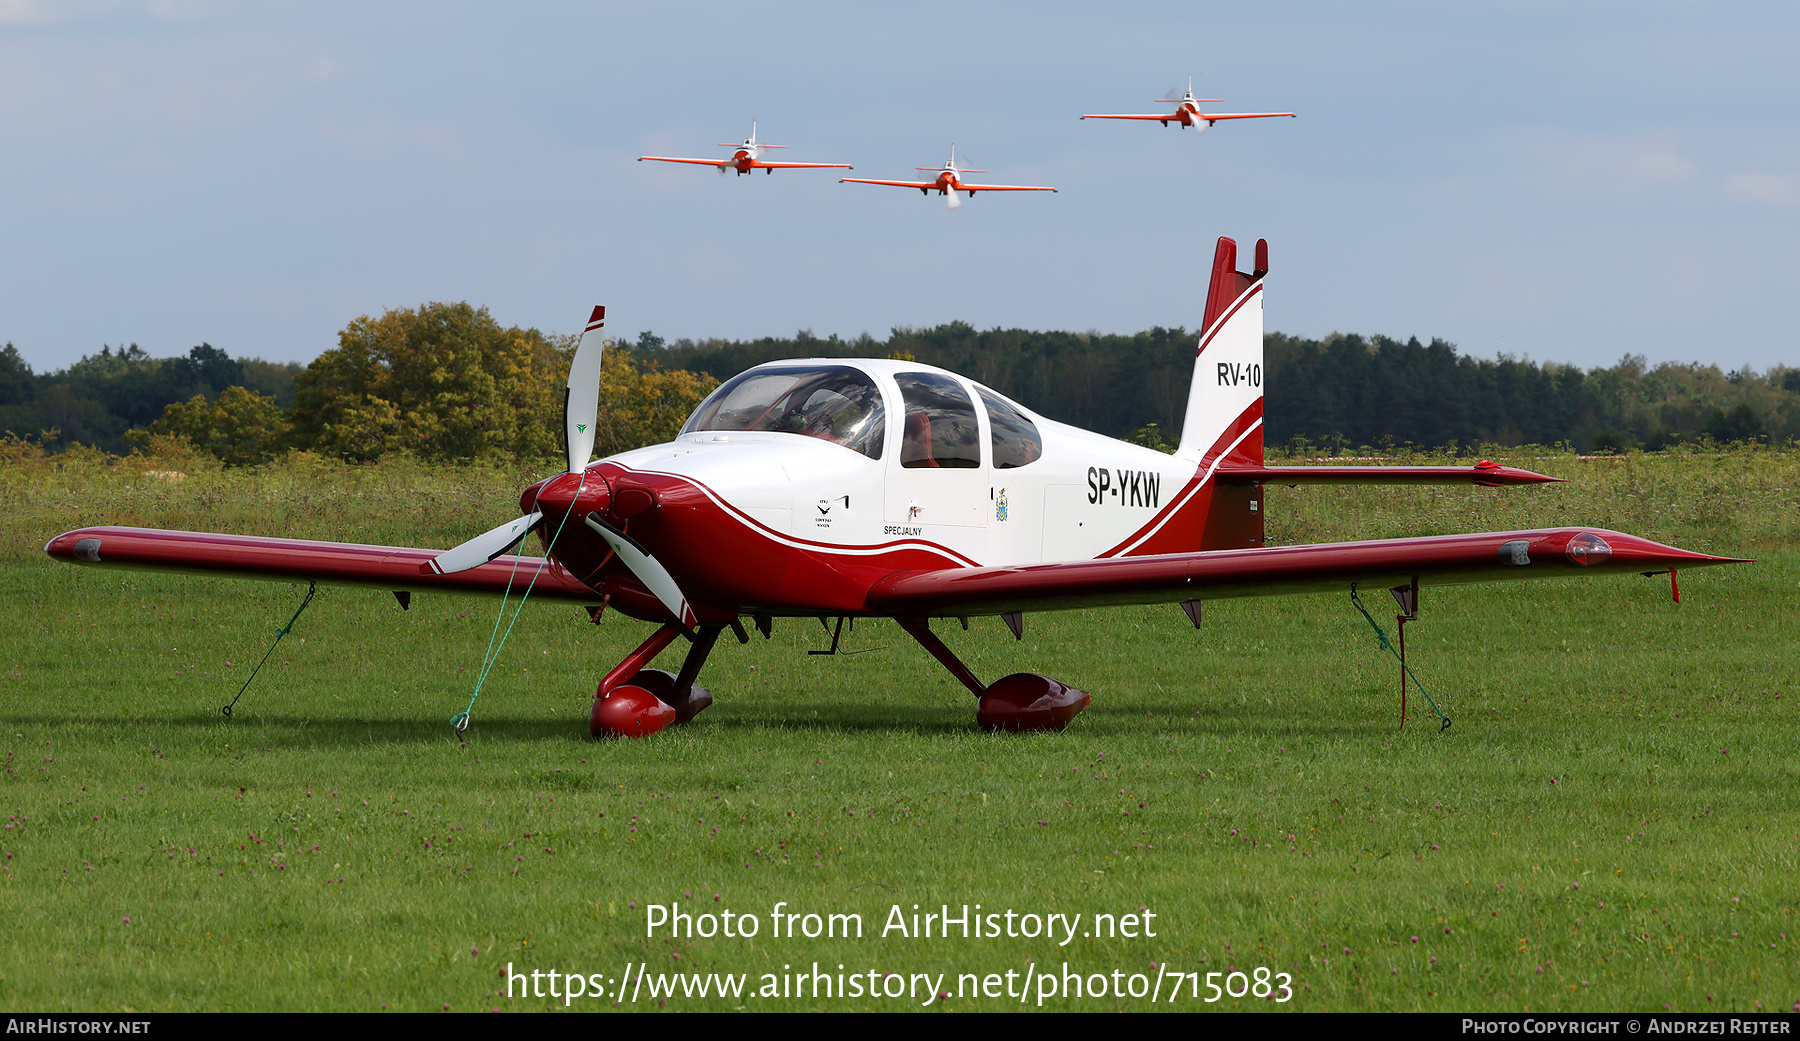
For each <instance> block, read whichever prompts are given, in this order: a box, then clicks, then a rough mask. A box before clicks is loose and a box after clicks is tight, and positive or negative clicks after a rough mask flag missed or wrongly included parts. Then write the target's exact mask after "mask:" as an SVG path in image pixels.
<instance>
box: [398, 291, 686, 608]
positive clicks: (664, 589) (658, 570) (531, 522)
mask: <svg viewBox="0 0 1800 1041" xmlns="http://www.w3.org/2000/svg"><path fill="white" fill-rule="evenodd" d="M605 318H606V308H604V307H595V308H594V312H593V315H592V316H591V317H590V318H589V319H588V324H587V329H586V330H585V331H583V333H582V335H581V343H580V344H579V345H577V346H576V348H575V357H574V359H573V360H572V361H571V362H570V363H569V382H568V385H567V386H566V387H565V388H564V390H563V437H564V443H565V444H566V445H567V447H568V459H567V462H568V468H567V469H566V470H564V471H563V474H564V475H567V474H582V475H583V483H585V481H586V472H587V464H588V459H589V458H590V457H592V456H593V454H594V440H595V431H594V424H595V423H596V422H597V421H598V419H599V417H600V362H601V359H602V357H603V354H604V350H605V345H606V344H605V334H604V332H603V329H604V326H605ZM559 476H561V475H559ZM554 480H555V478H552V479H551V481H554ZM551 481H545V482H543V485H540V487H543V486H547V485H549V484H550V483H551ZM576 508H577V506H576V501H575V499H574V498H572V499H571V500H570V502H569V509H571V510H574V509H576ZM575 519H576V518H574V517H570V518H568V520H575ZM543 520H544V511H542V510H533V511H532V512H531V513H529V514H526V515H525V516H523V517H519V518H516V519H514V520H510V521H507V522H506V523H504V524H501V525H499V526H498V527H495V528H493V529H492V530H490V531H486V532H483V533H482V534H480V535H477V536H475V537H474V538H472V539H470V540H469V541H467V542H464V543H463V544H462V545H460V546H457V547H455V548H454V549H449V550H445V551H444V552H442V553H439V554H438V555H437V556H435V557H433V558H432V559H431V561H430V562H429V563H428V564H426V565H425V566H426V567H427V568H429V569H430V570H432V571H435V572H436V573H438V574H440V575H448V574H454V573H456V572H458V571H467V570H469V569H471V568H477V567H480V566H481V565H483V564H485V563H487V562H488V561H490V560H493V559H495V558H497V557H499V556H500V555H502V554H504V553H506V552H508V551H509V550H511V549H512V548H513V547H515V546H517V545H518V544H519V543H520V542H521V541H522V540H523V539H524V538H525V536H526V535H528V534H530V533H531V531H532V530H533V529H534V528H536V527H537V526H538V525H539V524H541V523H543ZM582 520H583V522H584V523H585V524H586V525H587V526H588V527H589V528H592V529H593V530H594V531H595V532H596V533H598V534H599V535H600V537H601V538H603V539H605V540H606V542H607V544H608V545H610V546H611V547H612V549H613V552H614V553H615V554H616V555H617V557H618V559H619V560H620V561H621V562H623V563H624V564H625V566H626V567H627V568H629V569H630V570H631V573H632V574H633V575H635V576H637V579H638V581H640V582H642V583H643V584H644V586H645V588H647V589H649V590H650V592H651V593H653V594H654V595H655V596H656V598H657V599H658V600H660V601H662V604H663V606H664V607H667V608H668V609H669V613H670V614H672V615H674V616H675V618H676V619H677V620H678V621H679V622H680V623H681V624H682V625H684V626H686V627H688V628H690V629H691V628H693V626H694V625H695V624H697V622H698V619H697V618H696V617H695V615H694V610H693V608H692V607H690V606H689V604H688V599H687V596H686V595H685V594H683V593H682V591H681V587H680V585H678V584H677V583H676V581H675V578H674V576H672V575H670V574H669V569H668V568H666V567H664V566H663V565H662V562H661V561H659V560H657V559H656V558H655V557H653V556H651V555H650V552H649V550H647V549H645V548H644V547H643V545H642V544H641V543H639V542H638V541H637V540H636V539H634V538H632V537H631V536H630V535H627V534H625V532H624V531H623V530H622V529H620V528H618V527H616V526H615V525H613V524H612V523H611V522H610V521H608V520H607V519H606V518H605V517H603V516H602V515H601V514H599V513H595V512H590V513H588V514H587V516H586V517H585V518H584V519H582ZM566 524H567V521H565V522H564V526H566Z"/></svg>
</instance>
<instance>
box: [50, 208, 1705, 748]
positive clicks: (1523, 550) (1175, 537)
mask: <svg viewBox="0 0 1800 1041" xmlns="http://www.w3.org/2000/svg"><path fill="white" fill-rule="evenodd" d="M1268 265H1269V262H1268V249H1267V245H1266V243H1263V242H1260V241H1259V242H1258V243H1257V244H1256V250H1255V265H1254V267H1253V269H1252V270H1251V272H1250V273H1248V274H1246V273H1243V272H1241V271H1239V270H1237V246H1236V244H1235V243H1234V242H1233V241H1232V240H1230V239H1225V238H1221V239H1220V240H1219V243H1218V249H1217V252H1216V254H1215V257H1214V261H1213V270H1212V283H1211V288H1210V289H1209V291H1208V294H1207V298H1206V311H1205V320H1204V323H1203V325H1202V328H1203V330H1204V331H1203V332H1202V333H1201V335H1200V340H1199V348H1198V350H1197V352H1196V358H1195V362H1194V378H1193V384H1192V387H1191V389H1190V391H1189V397H1188V404H1187V413H1186V421H1185V423H1184V425H1183V427H1182V431H1181V444H1180V447H1179V448H1178V449H1177V450H1176V452H1175V454H1174V455H1173V456H1170V455H1165V454H1163V453H1161V452H1157V451H1153V450H1151V449H1148V448H1144V447H1141V446H1138V445H1134V444H1129V443H1127V442H1124V441H1116V440H1114V439H1112V438H1109V437H1103V436H1101V435H1099V434H1095V433H1090V432H1088V431H1085V430H1081V429H1078V428H1076V427H1072V426H1068V425H1065V424H1062V423H1058V422H1055V421H1054V420H1050V419H1046V418H1044V417H1043V416H1040V415H1038V414H1036V413H1034V412H1032V411H1031V410H1030V409H1029V408H1027V407H1025V406H1023V405H1021V404H1019V403H1017V402H1014V401H1012V400H1010V399H1008V398H1007V397H1005V396H1003V395H1001V394H999V393H996V392H995V391H993V390H991V389H989V388H987V387H984V386H982V385H981V384H979V383H975V382H974V381H972V380H968V379H965V378H964V377H961V376H958V375H956V374H954V373H951V372H946V371H944V370H942V369H937V368H933V367H932V366H929V365H922V364H919V363H917V362H913V361H904V360H868V359H856V358H812V359H806V360H796V361H782V362H771V363H769V364H766V365H759V366H756V367H755V368H752V369H749V370H746V371H745V372H743V373H740V374H739V375H737V376H735V377H733V378H732V379H730V380H727V381H726V382H725V383H724V384H722V385H721V386H719V387H718V389H716V390H715V391H714V392H713V393H712V395H711V396H709V397H708V398H707V399H706V400H705V401H704V402H703V403H702V404H701V405H700V407H699V409H697V410H696V411H695V412H694V414H693V415H692V416H691V417H690V418H689V419H688V421H687V424H686V425H685V426H684V427H683V428H682V429H681V432H680V434H679V435H678V436H677V437H676V439H675V440H674V441H673V442H671V443H669V444H663V445H654V446H651V447H648V448H640V449H636V450H633V451H629V452H624V453H621V454H619V455H616V456H612V457H610V458H608V459H603V460H600V461H598V462H592V463H590V462H589V461H588V457H589V455H590V454H591V452H592V448H593V444H594V435H593V429H594V427H593V424H594V420H595V417H596V415H597V409H598V405H599V400H598V399H599V390H598V385H599V374H600V355H601V351H602V347H603V342H604V341H603V326H604V321H603V319H604V314H605V312H604V309H603V308H598V307H597V308H595V309H594V312H593V317H592V319H591V320H590V321H589V323H588V326H587V329H586V331H585V333H584V335H583V336H582V339H581V342H580V346H579V347H578V348H577V350H576V352H575V357H574V363H573V365H572V367H571V370H570V373H569V386H568V392H567V398H566V399H565V406H564V417H565V427H566V431H567V445H568V469H567V472H564V473H561V474H558V475H556V476H554V477H550V478H547V479H545V480H543V481H539V482H538V483H536V484H534V485H532V486H531V487H529V488H526V489H525V491H524V493H523V494H522V495H521V496H520V499H519V510H520V513H521V516H519V517H517V518H514V519H512V520H509V521H507V522H506V523H504V524H501V525H499V526H498V527H496V528H494V529H493V530H492V531H489V532H486V533H485V534H482V535H479V536H477V537H475V538H473V539H471V540H469V541H468V542H465V543H463V544H462V545H460V546H457V547H456V548H454V549H451V550H447V551H440V550H432V549H404V548H396V547H390V546H362V545H349V544H344V543H332V542H306V541H298V540H291V539H278V538H263V537H254V536H245V535H219V534H203V533H198V532H183V531H159V530H154V529H144V528H118V527H98V528H83V529H81V530H78V531H71V532H68V533H66V534H63V535H59V536H57V537H56V538H55V539H52V540H51V541H50V544H49V545H48V546H46V547H45V552H47V553H49V554H50V556H52V557H54V558H57V559H59V560H66V561H69V562H71V563H76V564H84V565H87V566H90V567H103V568H105V567H114V568H147V569H153V570H162V571H175V572H182V573H187V574H200V575H222V576H227V577H239V578H262V579H275V580H282V581H294V580H300V581H311V582H323V583H332V584H342V585H360V586H370V587H374V588H376V589H384V590H391V591H394V592H395V595H396V596H397V597H398V598H399V600H400V603H401V606H402V607H405V606H407V604H408V603H409V601H410V597H411V595H412V594H413V593H415V592H433V591H444V592H458V593H485V594H496V595H498V594H501V593H502V592H503V591H506V590H508V589H510V590H512V591H513V592H514V593H518V592H520V591H522V590H524V589H525V588H526V587H527V586H528V585H529V588H530V590H531V591H530V593H529V596H530V597H531V598H534V599H539V600H552V601H562V602H570V601H572V602H574V603H577V604H581V605H585V606H588V607H589V608H590V610H591V612H592V614H593V617H594V619H595V621H598V620H599V617H600V613H601V611H602V610H603V609H604V608H605V607H607V606H611V607H612V608H614V609H616V610H617V611H619V612H620V613H622V614H625V615H627V616H629V617H631V618H636V619H640V620H642V621H646V622H649V623H651V624H653V625H656V626H657V628H656V630H655V632H654V633H653V634H652V635H651V636H650V637H649V638H648V639H646V640H645V641H644V642H643V644H642V645H641V646H639V647H638V648H637V650H635V651H633V652H632V653H631V654H630V655H629V656H628V657H626V659H625V660H624V661H622V662H620V663H619V664H618V665H617V666H616V667H615V668H613V669H612V670H611V671H610V672H608V673H607V674H606V676H605V677H604V678H602V679H601V680H600V684H599V688H598V690H597V691H596V694H595V702H594V707H593V710H592V713H591V716H590V723H589V725H590V729H591V730H592V732H593V733H594V734H596V735H601V734H633V735H636V734H646V733H651V732H654V731H656V730H658V729H660V728H661V727H663V726H664V725H666V724H667V723H669V722H686V721H687V720H688V719H690V718H692V717H693V715H694V714H695V713H697V712H699V711H700V710H701V709H703V708H705V707H706V706H707V705H709V704H711V702H712V695H711V694H710V693H709V692H708V691H706V690H705V689H704V688H702V687H700V686H697V685H696V683H695V680H696V679H697V678H698V676H699V673H700V669H701V666H702V665H704V664H705V662H706V660H707V656H708V655H709V654H710V653H711V651H712V649H713V645H714V643H715V641H716V640H717V639H718V637H719V635H720V634H721V633H722V632H723V631H725V630H726V629H730V630H731V631H732V632H733V633H734V634H735V635H736V636H737V638H738V639H739V640H740V641H747V640H748V639H749V635H748V633H747V632H746V631H745V627H744V625H743V621H742V620H743V619H744V618H745V617H746V616H748V617H749V618H750V619H751V620H752V621H753V622H754V624H755V625H756V627H757V628H758V629H760V630H761V631H762V633H763V634H764V636H767V635H768V634H769V632H770V628H771V626H772V624H773V619H774V618H775V617H777V616H782V617H800V618H813V619H819V620H824V619H829V618H836V619H838V623H837V624H838V632H839V633H841V632H842V628H843V621H844V619H846V618H850V619H854V618H859V617H861V618H870V617H877V618H881V617H885V618H892V619H894V620H895V621H896V622H898V623H899V625H900V626H901V628H903V629H905V630H906V631H907V632H908V633H910V634H911V635H912V636H913V637H914V638H915V639H916V640H918V642H919V643H920V644H921V645H923V646H924V647H925V648H926V649H927V650H928V651H929V652H930V653H931V654H932V655H934V656H935V657H936V658H937V659H938V660H939V661H940V662H942V663H943V665H944V666H945V667H946V668H948V669H949V670H950V672H951V673H952V674H953V675H955V676H956V678H957V679H958V680H960V681H961V682H962V683H964V684H965V685H966V686H967V687H968V688H969V689H970V690H971V691H972V692H973V693H974V694H975V696H976V697H977V698H978V699H979V702H978V709H977V713H976V716H977V719H978V721H979V722H980V723H981V724H982V725H984V726H988V727H1000V728H1005V729H1010V730H1032V729H1047V728H1049V729H1053V728H1060V727H1061V726H1062V725H1063V724H1065V723H1066V722H1067V721H1068V720H1069V719H1070V718H1072V717H1073V716H1074V715H1075V714H1076V713H1077V712H1079V711H1081V709H1082V708H1084V707H1086V705H1087V703H1088V695H1087V694H1085V693H1083V692H1081V691H1079V690H1076V689H1074V688H1072V687H1069V686H1067V685H1065V684H1063V683H1062V682H1060V681H1057V680H1054V679H1051V678H1049V677H1046V676H1040V675H1036V674H1032V673H1015V674H1013V675H1010V676H1007V677H1004V678H1002V679H1000V680H998V681H997V682H994V683H992V684H987V683H983V682H982V681H981V680H980V679H978V678H977V677H976V676H975V674H974V673H973V672H972V671H971V670H970V669H969V668H968V666H966V665H965V664H963V662H962V661H961V660H960V659H959V658H958V657H957V655H956V653H955V652H954V651H953V650H951V649H950V647H949V646H947V645H946V644H945V643H944V641H943V640H942V639H941V638H940V637H939V635H938V634H937V633H934V632H933V631H932V629H931V627H930V620H931V619H962V620H963V621H964V623H965V624H966V622H967V619H968V618H969V617H971V616H994V615H997V616H1000V617H1001V618H1003V619H1004V620H1005V621H1006V623H1007V625H1008V627H1009V628H1011V629H1012V631H1013V633H1014V634H1015V635H1021V636H1022V634H1023V631H1024V616H1025V614H1027V613H1029V612H1033V611H1053V610H1062V609H1068V608H1086V607H1097V606H1107V605H1121V604H1155V603H1168V604H1180V605H1181V606H1182V607H1183V608H1184V609H1185V610H1186V612H1187V614H1188V617H1189V618H1190V619H1192V620H1193V622H1194V624H1195V625H1196V626H1198V625H1199V624H1200V605H1201V602H1202V601H1204V600H1207V599H1212V598H1220V597H1240V596H1266V595H1270V594H1278V593H1314V592H1326V591H1339V592H1341V591H1344V590H1350V591H1351V592H1352V593H1353V594H1354V592H1355V590H1356V589H1357V587H1359V586H1360V587H1362V588H1364V589H1369V590H1380V589H1390V590H1393V591H1394V594H1395V596H1396V598H1397V599H1399V600H1400V601H1401V606H1402V608H1403V609H1404V610H1405V611H1406V613H1407V614H1408V615H1412V614H1414V613H1415V612H1416V610H1417V606H1418V599H1417V597H1418V591H1419V587H1420V586H1421V585H1430V584H1450V583H1467V582H1484V583H1486V582H1498V581H1506V580H1512V579H1532V578H1559V577H1571V576H1576V575H1592V574H1626V573H1632V572H1637V573H1646V574H1648V573H1660V572H1665V571H1667V572H1670V573H1671V577H1672V576H1673V572H1674V570H1675V569H1677V568H1690V567H1703V566H1706V565H1712V564H1723V563H1728V562H1730V559H1729V558H1725V557H1715V556H1708V555H1706V554H1701V553H1692V552H1688V551H1685V550H1680V549H1676V548H1673V547H1671V546H1664V545H1660V544H1658V543H1655V542H1651V541H1649V540H1647V539H1643V538H1639V537H1636V536H1633V535H1626V534H1621V533H1619V532H1615V531H1606V530H1602V529H1597V528H1581V527H1568V528H1553V529H1541V530H1531V531H1505V532H1484V533H1479V534H1471V535H1441V536H1430V537H1421V538H1401V539H1384V540H1379V541H1372V542H1346V543H1333V544H1320V545H1304V546H1280V547H1270V546H1265V545H1264V544H1263V517H1264V511H1263V488H1264V486H1265V485H1266V484H1301V483H1355V482H1389V483H1418V484H1429V483H1440V484H1442V483H1451V484H1454V483H1474V484H1478V485H1506V484H1529V483H1533V482H1539V481H1548V480H1553V478H1549V477H1545V476H1543V475H1540V474H1535V473H1531V472H1529V471H1525V470H1517V469H1513V468H1510V467H1505V466H1497V465H1494V464H1492V463H1488V462H1485V461H1484V462H1482V463H1479V464H1477V465H1475V466H1472V467H1460V466H1423V467H1389V466H1360V467H1341V466H1290V467H1273V466H1266V465H1264V463H1263V319H1262V292H1263V284H1264V283H1263V275H1264V273H1265V272H1266V271H1267V270H1268ZM532 531H536V532H537V534H538V536H539V538H540V539H541V540H542V542H543V543H544V545H545V547H546V550H547V561H546V559H545V558H530V557H516V556H508V555H506V554H507V553H508V551H509V550H511V549H512V548H513V547H514V546H515V545H517V544H518V542H519V541H520V539H522V538H523V537H524V536H525V535H526V534H528V533H529V532H532ZM683 637H686V638H688V639H689V640H690V641H691V643H690V645H689V647H688V650H687V655H686V658H685V659H684V660H683V662H682V665H681V668H680V671H679V672H678V673H675V674H670V673H668V672H663V671H659V670H654V669H651V668H650V667H649V666H650V663H651V661H652V659H654V658H655V657H656V656H657V654H659V653H660V652H661V651H662V650H663V649H664V648H666V647H667V646H668V645H669V644H671V643H673V642H674V641H675V640H677V639H680V638H683ZM832 649H833V650H834V651H835V650H836V649H837V638H836V636H834V637H833V640H832Z"/></svg>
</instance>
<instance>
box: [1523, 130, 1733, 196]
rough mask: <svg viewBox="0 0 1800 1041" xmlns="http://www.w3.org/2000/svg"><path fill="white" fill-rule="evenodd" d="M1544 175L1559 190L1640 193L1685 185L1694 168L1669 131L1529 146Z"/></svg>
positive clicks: (1694, 175) (1560, 140)
mask: <svg viewBox="0 0 1800 1041" xmlns="http://www.w3.org/2000/svg"><path fill="white" fill-rule="evenodd" d="M1533 150H1534V151H1535V152H1536V153H1537V154H1538V156H1539V157H1540V158H1542V159H1543V160H1545V162H1546V165H1547V167H1548V170H1547V172H1548V173H1549V174H1551V176H1553V177H1555V178H1556V179H1557V180H1558V181H1559V182H1560V183H1562V184H1563V185H1564V186H1566V187H1568V188H1570V189H1574V190H1583V191H1593V192H1599V193H1602V194H1607V195H1639V194H1642V193H1643V192H1645V191H1648V190H1650V189H1653V188H1664V187H1673V186H1677V185H1682V184H1686V183H1688V182H1691V181H1693V180H1694V178H1695V177H1696V176H1698V171H1696V170H1695V168H1694V164H1693V163H1692V162H1690V161H1689V160H1688V158H1687V157H1686V156H1684V155H1682V154H1681V151H1680V150H1679V149H1678V148H1676V146H1675V141H1674V135H1672V134H1668V133H1660V134H1651V135H1644V136H1633V137H1615V138H1574V137H1559V138H1554V139H1549V140H1542V141H1539V142H1538V143H1537V144H1536V145H1535V146H1534V148H1533Z"/></svg>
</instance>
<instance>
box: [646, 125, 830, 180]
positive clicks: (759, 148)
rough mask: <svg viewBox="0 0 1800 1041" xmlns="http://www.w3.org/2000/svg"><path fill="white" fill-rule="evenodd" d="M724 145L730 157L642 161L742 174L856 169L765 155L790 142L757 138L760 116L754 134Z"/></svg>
mask: <svg viewBox="0 0 1800 1041" xmlns="http://www.w3.org/2000/svg"><path fill="white" fill-rule="evenodd" d="M719 147H720V148H732V149H736V151H735V152H733V153H732V156H731V158H729V159H681V158H678V157H676V156H669V155H640V156H638V162H640V163H641V162H644V161H645V160H649V161H650V162H654V163H692V164H693V165H695V166H711V167H714V168H716V169H717V170H718V171H719V173H721V174H723V173H724V172H725V171H726V170H728V169H730V170H736V171H737V172H738V176H740V177H742V176H743V175H744V174H747V173H751V172H753V171H756V170H768V171H774V170H823V169H832V170H854V169H856V167H854V166H851V165H850V164H849V163H772V162H769V161H767V160H765V159H763V157H762V154H763V152H764V151H766V150H768V149H771V148H786V147H787V146H786V145H765V144H763V143H762V142H760V141H758V140H757V139H756V120H754V119H752V120H751V121H750V136H749V137H747V138H745V139H744V141H743V143H742V144H737V145H731V144H726V143H724V142H722V141H721V142H720V143H719Z"/></svg>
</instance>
